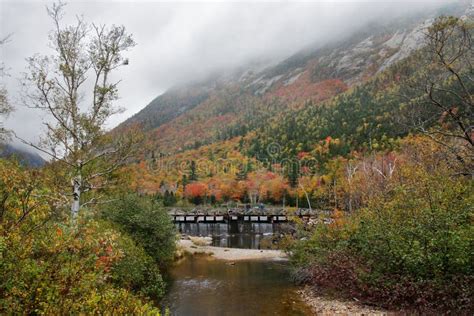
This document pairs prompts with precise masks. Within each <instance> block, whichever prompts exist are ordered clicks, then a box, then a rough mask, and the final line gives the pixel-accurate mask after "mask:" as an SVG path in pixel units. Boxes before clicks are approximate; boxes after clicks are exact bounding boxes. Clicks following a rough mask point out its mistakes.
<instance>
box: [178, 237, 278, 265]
mask: <svg viewBox="0 0 474 316" xmlns="http://www.w3.org/2000/svg"><path fill="white" fill-rule="evenodd" d="M189 238H190V239H181V240H179V241H178V252H179V253H181V254H182V253H185V252H187V253H190V254H208V255H210V256H212V257H213V258H215V259H220V260H227V261H239V260H287V255H286V253H284V252H283V251H281V250H259V249H242V248H224V247H212V246H209V244H210V240H209V239H207V238H206V237H189Z"/></svg>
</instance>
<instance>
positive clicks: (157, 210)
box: [102, 194, 176, 267]
mask: <svg viewBox="0 0 474 316" xmlns="http://www.w3.org/2000/svg"><path fill="white" fill-rule="evenodd" d="M102 216H103V217H104V218H106V219H108V220H110V221H112V222H114V223H116V224H117V225H119V227H120V228H121V229H122V230H123V231H125V232H126V233H127V234H129V235H130V236H131V237H132V238H133V240H135V242H136V243H137V244H139V245H140V246H141V247H143V248H144V249H145V251H146V252H147V254H148V255H150V256H151V257H152V258H153V259H154V260H155V261H156V262H157V263H158V264H159V265H160V267H166V266H167V265H168V264H169V263H171V262H172V260H173V258H174V252H175V247H176V229H175V226H174V224H173V222H172V220H171V217H170V216H169V215H168V214H167V213H166V211H165V210H164V209H163V208H162V207H160V206H159V205H158V204H157V203H155V202H154V201H152V200H151V199H148V198H143V197H139V196H136V195H132V194H130V195H125V196H123V197H121V198H120V199H118V200H117V201H115V202H114V203H111V204H110V205H108V206H107V208H106V209H105V210H104V211H103V212H102Z"/></svg>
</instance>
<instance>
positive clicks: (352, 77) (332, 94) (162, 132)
mask: <svg viewBox="0 0 474 316" xmlns="http://www.w3.org/2000/svg"><path fill="white" fill-rule="evenodd" d="M465 10H466V6H452V7H449V8H448V9H444V11H443V13H450V14H457V15H461V14H463V13H464V12H465ZM437 14H439V12H437V13H433V12H431V13H426V14H423V15H421V16H414V17H410V18H407V19H405V20H403V21H396V22H390V23H386V24H380V25H370V26H368V27H367V28H366V29H363V30H360V31H359V32H357V33H355V34H353V35H352V36H351V37H350V38H346V39H344V40H340V41H337V42H333V43H330V44H328V45H326V46H324V47H319V48H308V49H306V50H304V51H302V52H300V53H298V54H296V55H294V56H291V57H290V58H288V59H286V60H284V61H282V62H280V63H278V64H277V65H274V66H272V67H267V68H265V69H263V70H259V71H255V70H253V69H247V70H239V71H236V72H231V73H227V74H225V75H222V76H217V78H213V79H212V80H208V81H205V82H202V83H195V84H193V85H191V86H189V85H188V86H183V87H181V88H180V87H177V88H175V89H173V90H171V91H169V92H166V93H165V94H163V95H162V96H160V97H158V98H156V99H155V100H154V101H153V102H152V103H150V104H149V105H148V106H147V107H146V108H145V109H144V110H142V111H141V112H139V113H138V114H137V115H135V116H134V117H132V118H131V119H129V120H127V121H126V122H124V123H123V124H122V126H127V125H128V124H130V123H134V122H135V123H139V124H142V126H143V129H144V130H145V131H146V145H147V146H143V148H145V147H146V148H150V149H149V150H150V151H151V152H150V151H149V152H144V157H148V158H150V157H163V156H165V157H167V158H166V159H167V160H173V159H174V160H175V162H177V163H178V164H179V163H181V162H182V163H184V164H185V165H187V163H188V162H189V161H190V160H196V159H199V155H198V156H197V157H196V155H195V154H193V152H194V153H195V151H194V150H195V149H198V148H200V147H201V146H204V145H209V146H207V147H206V148H208V150H210V151H211V152H214V151H216V152H222V150H221V149H222V148H227V147H228V146H229V145H228V143H226V140H230V141H231V143H232V144H233V145H232V146H233V147H232V148H234V149H235V148H238V151H239V152H240V153H241V154H244V155H245V156H247V157H252V158H255V159H256V161H260V162H261V163H262V165H260V167H262V166H265V167H267V168H269V169H270V170H271V169H272V168H273V166H272V163H271V161H274V160H276V161H281V159H295V158H297V157H300V156H304V155H306V154H309V155H310V156H311V157H313V158H314V159H315V160H316V161H317V165H315V166H313V167H314V168H313V169H319V170H321V168H323V166H324V164H325V163H326V162H327V161H328V159H331V157H334V156H338V155H347V154H348V153H350V152H351V151H354V150H367V149H369V150H378V149H384V148H386V149H390V148H391V147H392V146H393V145H394V144H395V143H396V139H397V138H398V137H403V136H404V135H406V134H407V133H408V132H409V129H407V128H406V126H403V124H401V122H400V118H401V107H400V105H401V104H403V102H404V100H402V99H400V98H397V97H394V95H396V94H397V93H401V92H403V93H405V92H406V93H408V92H407V91H401V90H400V89H401V88H400V86H401V85H400V82H401V81H404V80H408V79H410V78H412V77H413V76H417V69H416V63H417V58H418V57H417V55H416V52H417V50H418V49H419V48H421V47H422V46H423V45H424V42H423V38H424V32H425V31H426V28H427V27H429V26H430V25H431V23H432V22H433V20H434V17H435V16H436V15H437ZM410 93H411V92H410ZM417 96H418V95H410V96H409V97H410V98H416V97H417ZM226 144H227V145H226ZM275 144H276V146H277V147H278V148H277V149H276V152H274V151H273V150H269V148H271V147H272V146H274V145H275ZM219 157H220V158H224V159H225V158H226V156H225V155H220V156H219ZM205 160H206V161H210V162H213V161H214V158H213V155H210V156H208V157H206V158H205ZM256 161H254V162H253V164H256ZM269 161H270V163H269ZM274 162H275V161H274ZM142 167H144V166H142ZM188 171H189V165H187V167H186V168H185V170H184V171H183V170H179V171H176V172H173V171H169V170H168V171H167V172H155V173H154V175H153V177H152V179H153V180H150V181H151V182H154V183H155V189H156V186H157V185H158V183H162V182H163V181H164V182H169V183H171V186H172V187H179V185H178V184H179V181H178V179H179V178H180V175H179V174H178V173H181V174H182V173H187V172H188ZM316 171H317V170H316ZM285 172H286V174H287V176H288V177H290V176H291V175H290V174H289V173H290V170H286V171H285ZM145 173H146V172H145ZM237 173H238V172H237V171H235V172H233V173H232V172H231V173H230V174H232V176H233V177H236V176H237ZM171 174H172V175H171ZM228 175H229V174H228V173H226V172H221V173H219V174H218V175H216V173H213V172H202V173H201V174H200V178H201V179H203V178H204V179H216V177H220V178H226V177H227V176H228ZM181 185H183V187H184V186H185V185H184V181H183V182H182V183H181ZM148 187H149V186H148ZM152 187H153V186H152ZM158 187H159V186H158ZM183 190H184V188H183ZM147 191H150V190H147ZM151 191H153V190H151Z"/></svg>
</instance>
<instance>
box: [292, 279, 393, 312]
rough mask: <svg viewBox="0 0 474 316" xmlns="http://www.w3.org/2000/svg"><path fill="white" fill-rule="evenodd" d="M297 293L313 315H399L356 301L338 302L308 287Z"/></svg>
mask: <svg viewBox="0 0 474 316" xmlns="http://www.w3.org/2000/svg"><path fill="white" fill-rule="evenodd" d="M298 293H299V295H300V296H301V298H302V301H303V302H305V303H306V304H307V305H308V306H310V307H311V310H312V311H313V312H314V314H315V315H324V316H326V315H327V316H329V315H364V316H368V315H371V316H380V315H401V314H400V313H397V312H392V311H387V310H382V309H378V308H375V307H372V306H366V305H362V304H360V303H358V302H356V301H348V300H340V299H335V298H332V297H325V296H322V295H318V294H317V293H316V292H315V291H313V290H312V289H311V287H309V286H306V287H304V288H303V289H301V290H299V291H298Z"/></svg>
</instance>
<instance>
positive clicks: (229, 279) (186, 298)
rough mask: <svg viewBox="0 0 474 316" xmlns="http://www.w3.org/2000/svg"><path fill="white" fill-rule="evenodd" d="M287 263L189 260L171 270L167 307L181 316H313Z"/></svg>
mask: <svg viewBox="0 0 474 316" xmlns="http://www.w3.org/2000/svg"><path fill="white" fill-rule="evenodd" d="M287 264H288V263H287V262H274V261H243V262H236V263H235V264H229V263H228V262H225V261H220V260H212V259H209V258H208V257H206V256H194V257H188V258H186V259H184V260H183V261H182V262H180V263H179V264H177V265H176V266H175V267H174V269H173V270H172V271H171V277H172V282H171V286H170V290H169V292H168V295H167V297H166V298H165V299H164V301H163V306H166V307H168V308H169V310H170V312H171V315H179V316H187V315H193V316H199V315H209V316H212V315H229V316H233V315H246V316H250V315H311V313H310V311H309V309H308V307H307V306H306V305H304V304H303V303H302V302H301V301H300V300H299V297H298V295H297V293H296V287H295V286H294V285H293V284H292V283H291V281H290V280H289V273H288V271H287Z"/></svg>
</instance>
